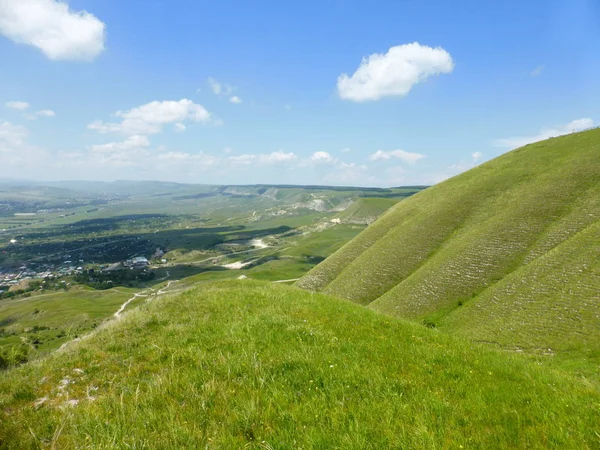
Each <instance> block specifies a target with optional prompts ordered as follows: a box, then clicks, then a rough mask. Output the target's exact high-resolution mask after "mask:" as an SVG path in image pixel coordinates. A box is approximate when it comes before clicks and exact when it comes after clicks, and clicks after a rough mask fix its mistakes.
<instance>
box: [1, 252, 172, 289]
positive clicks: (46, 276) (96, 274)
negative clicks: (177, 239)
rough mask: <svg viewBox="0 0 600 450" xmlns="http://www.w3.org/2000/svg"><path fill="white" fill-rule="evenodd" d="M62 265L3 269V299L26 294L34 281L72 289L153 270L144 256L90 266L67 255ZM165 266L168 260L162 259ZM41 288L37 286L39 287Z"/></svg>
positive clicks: (40, 264) (159, 254)
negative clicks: (11, 294)
mask: <svg viewBox="0 0 600 450" xmlns="http://www.w3.org/2000/svg"><path fill="white" fill-rule="evenodd" d="M157 255H158V256H159V257H160V256H162V255H163V252H162V250H160V249H157V252H155V254H154V255H153V256H157ZM64 258H65V260H64V261H63V263H62V264H50V263H30V264H23V265H21V266H19V267H18V268H0V296H2V295H4V294H6V293H8V292H15V293H23V292H27V291H29V290H30V289H28V288H29V287H30V285H31V284H32V282H34V281H42V282H44V283H45V282H54V283H57V282H58V283H61V284H62V285H64V287H68V286H70V285H71V284H72V281H74V280H85V281H91V282H94V281H96V278H102V279H104V280H106V279H107V278H110V275H111V273H114V272H117V271H123V270H126V269H129V270H132V271H141V272H144V273H147V272H149V271H150V270H149V269H150V261H149V260H148V259H147V258H146V257H144V256H135V257H132V258H129V259H126V260H124V261H121V262H117V263H114V264H95V263H91V264H86V263H85V261H84V260H81V259H80V260H77V261H72V260H70V259H66V258H70V255H68V254H67V255H64ZM160 261H161V262H162V263H165V262H167V260H166V259H164V258H162V259H160ZM36 287H37V284H36Z"/></svg>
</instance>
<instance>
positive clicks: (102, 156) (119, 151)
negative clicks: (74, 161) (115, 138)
mask: <svg viewBox="0 0 600 450" xmlns="http://www.w3.org/2000/svg"><path fill="white" fill-rule="evenodd" d="M149 146H150V141H149V140H148V138H147V137H146V136H140V135H134V136H130V137H128V138H127V139H125V140H124V141H123V142H109V143H108V144H100V145H92V146H91V148H90V155H89V156H90V158H91V160H92V162H93V163H96V164H102V165H105V166H111V167H117V168H119V167H133V166H139V165H140V164H141V163H143V162H145V161H147V160H148V158H149V157H150V156H151V152H150V150H148V147H149Z"/></svg>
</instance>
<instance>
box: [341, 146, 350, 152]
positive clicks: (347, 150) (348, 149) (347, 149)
mask: <svg viewBox="0 0 600 450" xmlns="http://www.w3.org/2000/svg"><path fill="white" fill-rule="evenodd" d="M350 150H351V149H350V147H345V148H343V149H341V150H340V152H342V153H348V152H349V151H350Z"/></svg>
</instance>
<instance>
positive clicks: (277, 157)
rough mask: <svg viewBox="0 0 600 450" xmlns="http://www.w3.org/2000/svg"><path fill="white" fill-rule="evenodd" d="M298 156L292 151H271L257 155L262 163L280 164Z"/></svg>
mask: <svg viewBox="0 0 600 450" xmlns="http://www.w3.org/2000/svg"><path fill="white" fill-rule="evenodd" d="M297 159H298V156H297V155H296V154H295V153H293V152H290V153H285V152H282V151H279V152H272V153H269V154H262V155H258V161H259V162H261V163H264V164H281V163H289V162H293V161H296V160H297Z"/></svg>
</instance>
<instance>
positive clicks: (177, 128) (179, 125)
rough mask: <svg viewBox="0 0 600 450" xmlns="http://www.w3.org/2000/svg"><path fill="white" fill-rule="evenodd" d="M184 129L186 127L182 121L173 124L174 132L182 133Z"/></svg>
mask: <svg viewBox="0 0 600 450" xmlns="http://www.w3.org/2000/svg"><path fill="white" fill-rule="evenodd" d="M186 129H187V127H186V126H185V125H184V124H182V123H176V124H175V133H183V132H184V131H185V130H186Z"/></svg>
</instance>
